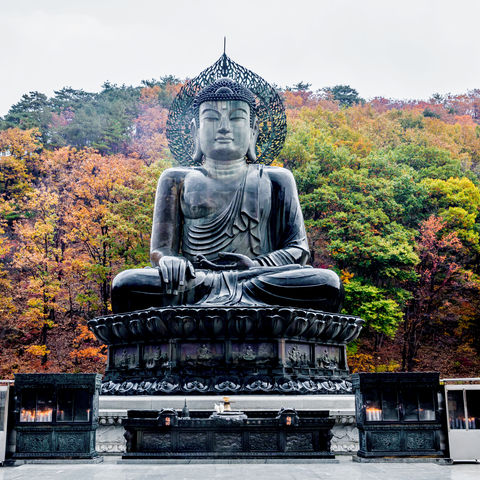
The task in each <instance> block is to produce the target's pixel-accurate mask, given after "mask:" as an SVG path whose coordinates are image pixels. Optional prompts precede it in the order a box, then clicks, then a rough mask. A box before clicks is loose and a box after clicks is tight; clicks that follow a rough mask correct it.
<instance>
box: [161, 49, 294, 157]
mask: <svg viewBox="0 0 480 480" xmlns="http://www.w3.org/2000/svg"><path fill="white" fill-rule="evenodd" d="M225 77H228V78H231V79H232V80H234V81H236V82H238V83H239V84H240V85H243V86H244V87H245V88H247V89H248V90H250V91H251V92H252V93H253V94H254V95H255V99H256V110H257V118H258V122H259V130H260V133H259V136H258V140H257V145H256V153H257V160H256V161H255V162H254V163H263V164H265V165H269V164H270V163H272V161H273V160H274V158H275V157H276V156H277V155H278V154H279V153H280V150H281V149H282V147H283V143H284V142H285V137H286V134H287V119H286V115H285V108H284V106H283V103H282V100H281V98H280V96H279V95H278V93H277V91H276V90H275V89H274V88H273V87H272V86H271V85H269V84H268V83H267V82H266V81H265V80H264V79H263V78H262V77H260V76H259V75H257V74H256V73H254V72H252V71H251V70H248V69H247V68H245V67H242V66H241V65H239V64H238V63H235V62H234V61H233V60H231V59H230V58H229V57H228V56H227V55H226V54H225V53H224V54H223V55H222V56H221V57H220V58H219V59H218V60H217V61H216V62H215V63H214V64H213V65H212V66H210V67H208V68H207V69H205V70H204V71H203V72H201V73H200V75H198V76H197V77H195V78H193V79H192V80H188V81H187V82H186V83H185V85H184V86H183V87H182V89H181V90H180V92H179V94H178V95H177V97H176V98H175V100H174V101H173V103H172V106H171V108H170V112H169V115H168V121H167V139H168V145H169V147H170V151H171V152H172V155H173V156H174V158H175V159H176V160H177V161H178V163H180V164H181V165H196V164H198V163H197V162H195V161H194V160H193V158H192V156H193V151H194V144H193V138H192V136H191V134H190V126H191V121H192V119H193V118H194V115H195V111H194V100H195V97H196V95H197V94H198V93H199V92H200V91H201V90H202V89H203V88H204V87H206V86H207V85H210V84H212V83H213V82H215V81H216V80H218V79H219V78H225Z"/></svg>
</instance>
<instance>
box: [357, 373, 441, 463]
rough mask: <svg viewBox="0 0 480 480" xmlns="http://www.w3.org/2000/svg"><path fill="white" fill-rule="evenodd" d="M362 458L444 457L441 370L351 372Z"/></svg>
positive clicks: (359, 451)
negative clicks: (437, 371) (439, 405)
mask: <svg viewBox="0 0 480 480" xmlns="http://www.w3.org/2000/svg"><path fill="white" fill-rule="evenodd" d="M352 381H353V388H354V391H355V403H356V417H357V426H358V431H359V443H360V449H359V450H358V456H359V457H385V456H443V452H442V451H441V449H440V433H441V430H442V421H441V418H440V412H439V408H438V392H439V391H440V383H439V374H438V373H359V374H355V375H353V380H352Z"/></svg>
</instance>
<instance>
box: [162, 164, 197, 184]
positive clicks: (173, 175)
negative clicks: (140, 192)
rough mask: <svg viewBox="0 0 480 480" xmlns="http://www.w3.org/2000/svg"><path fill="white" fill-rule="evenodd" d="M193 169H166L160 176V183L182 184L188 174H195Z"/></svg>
mask: <svg viewBox="0 0 480 480" xmlns="http://www.w3.org/2000/svg"><path fill="white" fill-rule="evenodd" d="M196 171H197V169H196V168H195V167H172V168H167V169H166V170H164V171H163V172H162V174H161V175H160V182H165V181H168V182H183V181H184V180H185V177H186V176H187V175H189V174H192V173H195V172H196Z"/></svg>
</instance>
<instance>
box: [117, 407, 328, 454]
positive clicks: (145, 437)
mask: <svg viewBox="0 0 480 480" xmlns="http://www.w3.org/2000/svg"><path fill="white" fill-rule="evenodd" d="M239 417H240V415H239ZM241 417H242V418H237V419H236V420H235V421H229V420H224V421H222V420H220V419H219V418H218V416H215V415H212V416H211V417H210V418H205V417H197V416H193V417H192V418H181V417H179V416H178V414H177V412H176V411H174V410H162V411H147V412H146V411H143V412H140V411H131V410H130V411H129V412H128V418H127V419H126V420H124V421H123V425H124V427H125V438H126V440H127V453H126V454H125V455H124V456H123V458H165V457H167V458H225V457H226V458H274V457H275V458H298V457H300V458H301V457H309V458H335V456H334V454H333V453H332V452H331V451H330V440H331V438H332V434H331V429H332V427H333V425H334V423H335V420H333V419H330V418H328V412H323V411H317V412H309V413H300V414H299V413H297V412H296V411H295V410H293V409H282V410H281V411H280V412H278V414H273V413H268V412H250V413H249V416H248V417H247V416H246V415H243V416H241Z"/></svg>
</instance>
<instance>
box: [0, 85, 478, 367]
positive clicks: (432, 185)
mask: <svg viewBox="0 0 480 480" xmlns="http://www.w3.org/2000/svg"><path fill="white" fill-rule="evenodd" d="M180 87H181V83H180V81H179V80H178V79H176V78H174V77H171V76H169V77H164V78H162V79H160V80H159V81H155V80H151V81H145V82H143V84H142V85H141V86H139V87H126V86H117V85H112V84H110V83H106V84H105V85H104V86H103V89H102V91H101V92H99V93H89V92H84V91H82V90H73V89H71V88H64V89H62V90H60V91H58V92H55V94H54V96H53V97H51V98H48V97H46V96H45V95H43V94H41V93H38V92H31V93H29V94H26V95H24V96H23V97H22V99H21V100H20V101H19V102H18V103H17V104H15V105H13V106H12V107H11V109H10V111H9V112H8V113H7V115H5V117H4V118H2V119H0V258H1V259H2V262H1V264H0V377H10V376H11V375H12V374H13V373H15V372H17V371H22V372H26V371H44V370H46V371H102V370H103V365H104V358H105V355H104V353H105V350H104V349H103V348H102V346H101V345H100V344H99V343H98V342H97V341H96V340H95V339H94V337H93V336H92V335H91V334H90V333H89V332H88V330H87V328H86V321H87V320H88V319H90V318H92V317H94V316H96V315H98V314H104V313H108V312H109V311H110V282H111V280H112V278H113V276H114V275H115V274H116V273H118V272H119V271H120V270H122V269H125V268H128V267H134V266H135V267H142V266H145V265H148V264H149V259H148V248H149V233H150V228H151V216H152V209H153V199H154V193H155V185H156V181H157V179H158V176H159V175H160V173H161V172H162V170H163V169H164V168H166V167H168V166H170V165H171V164H172V159H171V156H170V154H169V151H168V145H167V142H166V138H165V126H166V119H167V115H168V107H169V105H170V103H171V101H172V99H173V98H174V96H175V95H176V93H177V92H178V91H179V89H180ZM281 94H282V95H283V98H284V102H285V106H286V108H287V116H288V119H289V134H288V137H287V141H286V143H285V147H284V149H283V151H282V153H281V154H280V156H279V157H278V159H277V160H276V161H275V162H276V164H277V165H283V166H285V167H286V168H289V169H291V170H292V171H293V173H294V175H295V178H296V180H297V185H298V189H299V194H300V199H301V203H302V207H303V211H304V216H305V221H306V225H307V230H308V235H309V240H310V244H311V250H312V262H313V264H314V265H316V266H321V267H328V268H333V269H335V270H336V271H337V272H338V273H339V274H340V275H341V277H342V279H343V281H344V283H345V289H346V304H345V308H344V311H346V312H348V313H350V314H355V315H359V316H361V317H362V318H364V319H365V320H366V322H367V323H366V328H365V329H364V331H363V333H362V334H361V336H360V339H359V340H358V341H357V342H356V344H354V345H352V346H351V347H350V352H349V354H350V359H349V363H350V365H351V367H352V369H354V370H360V371H375V370H377V371H386V370H440V371H441V372H442V373H443V374H450V375H459V374H464V375H477V376H478V375H479V373H480V295H479V292H480V278H479V273H480V272H479V269H480V266H479V256H480V240H479V235H480V220H479V209H480V90H475V91H471V92H468V93H467V94H465V95H455V96H454V95H446V96H441V95H434V96H433V97H432V99H430V101H428V102H417V101H410V102H399V101H392V100H389V99H384V98H376V99H373V100H371V101H368V102H365V101H364V100H362V99H361V98H359V97H358V94H357V92H356V91H355V90H354V89H352V88H350V87H346V86H336V87H333V88H328V89H323V90H322V91H320V92H311V91H310V90H309V85H308V84H305V83H299V84H297V85H296V86H294V87H292V88H288V89H285V90H283V91H282V92H281Z"/></svg>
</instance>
